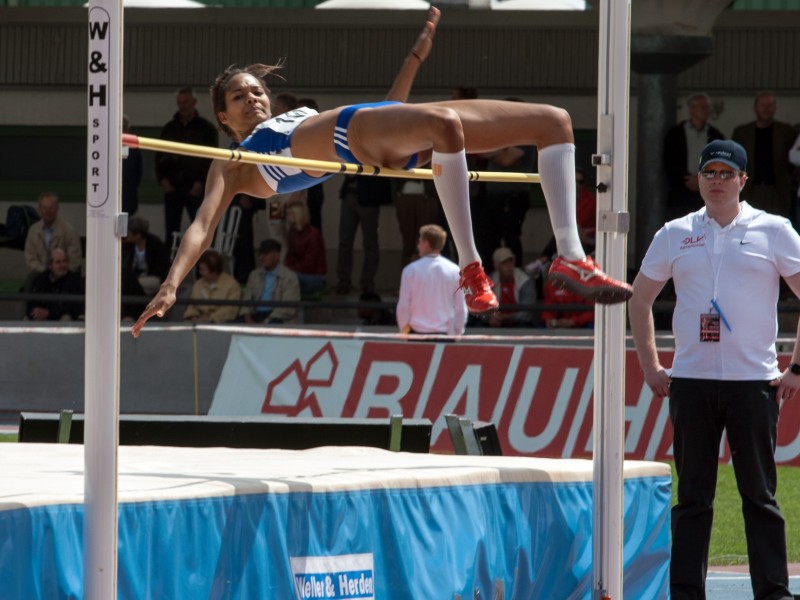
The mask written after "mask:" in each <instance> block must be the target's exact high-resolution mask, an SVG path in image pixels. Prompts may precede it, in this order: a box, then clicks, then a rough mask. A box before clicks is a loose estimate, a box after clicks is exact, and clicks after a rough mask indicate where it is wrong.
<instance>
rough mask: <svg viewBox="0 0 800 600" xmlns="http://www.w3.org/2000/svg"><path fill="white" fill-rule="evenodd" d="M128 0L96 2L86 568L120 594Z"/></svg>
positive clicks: (97, 584)
mask: <svg viewBox="0 0 800 600" xmlns="http://www.w3.org/2000/svg"><path fill="white" fill-rule="evenodd" d="M122 16H123V12H122V0H91V2H90V3H89V53H88V56H87V62H88V122H87V123H88V126H87V163H88V166H87V176H86V351H85V370H84V373H85V381H86V383H85V423H84V528H83V538H84V539H83V542H84V554H83V574H84V594H83V597H84V598H85V599H86V600H113V599H114V598H116V597H117V448H118V442H119V440H118V428H119V331H120V330H119V322H120V321H119V318H120V243H119V237H118V235H119V233H120V232H118V231H117V220H118V217H119V212H120V177H121V173H120V171H121V168H122V165H121V161H122V156H121V154H122V143H121V142H122V139H121V136H122V27H123V23H122Z"/></svg>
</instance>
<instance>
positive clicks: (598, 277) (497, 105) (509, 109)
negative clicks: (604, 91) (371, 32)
mask: <svg viewBox="0 0 800 600" xmlns="http://www.w3.org/2000/svg"><path fill="white" fill-rule="evenodd" d="M437 104H438V105H440V106H447V107H448V108H452V109H453V110H454V111H456V113H457V114H458V116H459V119H460V120H461V124H462V129H463V132H464V141H465V147H466V150H467V152H470V153H473V152H476V153H480V152H488V151H492V150H497V149H499V148H505V147H508V146H518V145H526V144H533V145H536V146H537V148H538V150H539V175H540V177H541V184H542V190H543V191H544V195H545V199H546V200H547V209H548V212H549V214H550V222H551V225H552V227H553V233H554V234H555V239H556V245H557V249H558V253H559V257H558V258H557V259H556V260H555V261H554V262H553V265H552V267H551V270H550V275H549V277H550V279H551V280H552V281H553V283H554V284H555V285H557V286H559V287H565V288H568V289H570V290H571V291H573V292H576V293H578V294H580V295H582V296H584V297H586V298H589V299H591V300H595V301H597V302H603V303H614V302H621V301H624V300H627V299H628V298H629V297H630V295H631V287H630V285H628V284H627V283H623V282H619V281H615V280H614V279H611V278H610V277H608V276H607V275H606V274H605V273H603V272H602V271H601V270H600V269H599V268H598V267H597V265H596V264H595V263H594V261H593V259H592V258H591V257H586V255H585V254H584V252H583V248H582V246H581V243H580V238H579V237H578V227H577V222H576V218H575V204H576V195H575V144H574V138H573V134H572V122H571V119H570V117H569V114H567V112H566V111H565V110H562V109H560V108H556V107H554V106H549V105H544V104H527V103H524V102H507V101H502V100H466V101H464V100H462V101H449V102H442V103H437Z"/></svg>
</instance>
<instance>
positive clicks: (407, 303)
mask: <svg viewBox="0 0 800 600" xmlns="http://www.w3.org/2000/svg"><path fill="white" fill-rule="evenodd" d="M446 240H447V232H446V231H445V230H444V229H442V228H441V227H439V226H438V225H423V226H422V227H420V229H419V242H418V243H417V250H418V251H419V256H420V257H419V258H418V259H417V260H415V261H414V262H412V263H411V264H409V265H408V266H406V268H404V269H403V274H402V277H401V280H400V294H399V297H398V299H397V326H398V328H399V329H400V331H401V332H403V333H422V334H442V335H462V334H463V333H464V327H465V324H466V322H467V304H466V301H465V299H464V292H463V291H462V290H460V289H459V287H458V281H459V269H458V265H456V264H455V263H454V262H452V261H450V260H449V259H447V258H444V257H443V256H441V255H440V251H441V249H442V248H443V247H444V244H445V241H446Z"/></svg>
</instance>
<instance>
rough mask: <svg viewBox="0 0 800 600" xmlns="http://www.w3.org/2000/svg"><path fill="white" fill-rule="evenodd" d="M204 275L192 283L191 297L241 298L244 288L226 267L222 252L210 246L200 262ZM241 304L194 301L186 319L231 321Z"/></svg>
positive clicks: (205, 321) (201, 298) (205, 298)
mask: <svg viewBox="0 0 800 600" xmlns="http://www.w3.org/2000/svg"><path fill="white" fill-rule="evenodd" d="M197 265H198V271H199V273H200V279H198V280H197V281H195V283H194V285H193V286H192V292H191V294H190V295H189V298H190V299H195V300H240V299H241V297H242V288H241V286H240V285H239V282H238V281H236V280H235V279H234V278H233V277H231V276H230V275H228V274H227V273H225V272H224V271H223V270H222V257H221V256H220V255H219V252H216V251H214V250H206V251H205V252H204V253H203V255H202V256H201V257H200V260H199V261H198V262H197ZM238 312H239V307H238V306H234V305H228V306H226V305H224V304H215V305H209V304H203V305H195V304H190V305H189V306H187V307H186V312H184V313H183V320H184V321H192V322H193V323H227V322H228V321H233V320H234V319H235V318H236V315H237V314H238Z"/></svg>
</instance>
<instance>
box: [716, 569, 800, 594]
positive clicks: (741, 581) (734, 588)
mask: <svg viewBox="0 0 800 600" xmlns="http://www.w3.org/2000/svg"><path fill="white" fill-rule="evenodd" d="M789 590H790V591H791V592H792V593H793V594H795V597H800V596H797V595H798V594H800V565H798V564H791V565H789ZM752 598H753V589H752V588H751V587H750V575H749V574H748V571H747V565H742V566H736V567H709V569H708V576H707V577H706V600H752Z"/></svg>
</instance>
